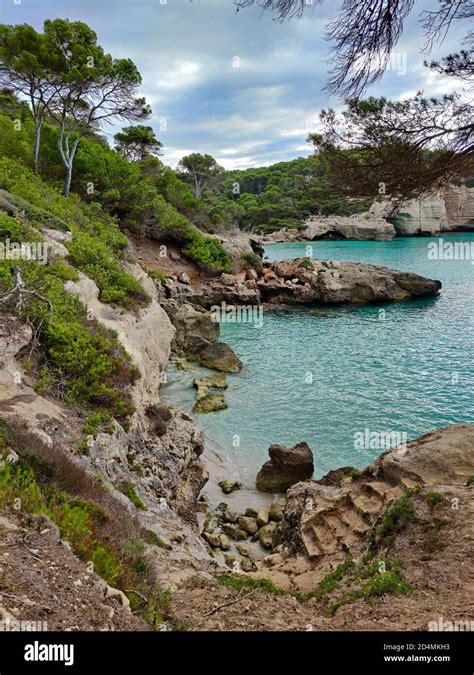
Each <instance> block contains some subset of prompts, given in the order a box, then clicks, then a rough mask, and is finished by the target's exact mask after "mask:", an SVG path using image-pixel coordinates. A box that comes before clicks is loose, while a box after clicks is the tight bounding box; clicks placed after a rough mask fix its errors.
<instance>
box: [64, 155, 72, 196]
mask: <svg viewBox="0 0 474 675" xmlns="http://www.w3.org/2000/svg"><path fill="white" fill-rule="evenodd" d="M71 180H72V162H70V163H69V164H68V165H67V167H66V178H65V179H64V196H65V197H67V196H68V195H69V192H70V190H71Z"/></svg>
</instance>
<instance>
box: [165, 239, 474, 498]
mask: <svg viewBox="0 0 474 675" xmlns="http://www.w3.org/2000/svg"><path fill="white" fill-rule="evenodd" d="M444 240H445V241H449V242H454V241H469V242H472V248H473V249H474V234H467V233H462V234H457V235H450V236H449V237H445V238H444ZM436 241H437V239H436V238H400V239H396V240H395V241H392V242H349V241H336V242H335V241H320V242H312V243H311V246H312V247H313V256H314V257H315V258H322V259H332V260H353V261H359V262H368V263H373V264H378V265H385V266H387V267H392V268H396V269H401V270H402V269H403V270H411V271H414V272H418V273H420V274H423V275H425V276H428V277H431V278H434V279H440V280H441V281H442V282H443V289H442V291H441V294H440V296H439V297H438V298H435V299H428V300H426V299H425V300H417V301H408V302H401V303H391V304H384V305H371V306H355V307H352V306H349V307H323V308H305V309H298V310H292V311H275V312H270V311H267V312H265V313H264V316H263V326H262V328H261V329H257V328H255V327H253V326H252V325H250V324H224V325H222V333H221V336H222V340H224V341H225V342H228V343H229V344H230V345H231V346H232V347H233V349H234V350H235V352H236V353H237V354H238V355H239V357H240V358H241V359H242V361H243V362H244V364H245V367H244V370H243V371H242V373H240V374H238V375H230V376H228V381H229V389H228V390H227V392H226V400H227V402H228V404H229V409H228V410H226V411H222V412H219V413H213V414H210V415H197V416H196V419H197V420H198V423H199V425H200V426H201V428H203V429H204V430H205V433H206V437H207V439H208V442H210V443H211V444H212V445H214V446H215V447H217V448H219V451H220V453H221V454H222V455H223V456H224V458H225V460H226V461H227V463H228V464H229V465H230V466H231V467H232V468H233V469H234V471H235V473H238V474H239V475H241V476H242V477H243V479H244V480H245V482H246V483H248V484H249V486H250V485H252V484H253V482H254V479H255V474H256V471H258V469H259V468H260V466H261V464H262V462H263V461H266V459H268V455H267V449H268V447H269V445H271V444H272V443H282V444H284V445H293V444H294V443H296V442H298V441H303V440H304V441H307V442H308V443H309V445H310V447H311V448H312V450H313V453H314V456H315V466H316V470H315V475H316V477H319V476H321V475H323V474H324V473H326V472H327V471H328V470H330V469H334V468H337V467H339V466H343V465H353V466H356V467H364V466H365V465H367V464H368V463H370V462H371V461H372V460H373V459H374V458H375V457H376V456H378V455H379V454H380V451H381V450H382V449H383V448H380V449H377V447H376V446H375V448H373V449H370V448H368V447H366V446H364V448H363V449H360V448H359V447H358V446H357V444H355V443H354V439H355V434H358V433H360V432H364V430H365V429H369V430H370V432H384V431H385V432H386V431H391V432H399V433H400V434H406V437H407V438H408V439H411V438H414V437H416V436H418V435H420V434H421V433H424V432H426V431H428V430H429V429H432V428H434V427H439V426H444V425H447V424H452V423H456V422H473V421H474V363H473V355H474V319H473V311H474V302H473V301H474V265H473V264H471V262H470V261H469V260H467V261H450V260H442V261H437V260H429V259H428V255H427V250H428V244H429V242H436ZM307 253H308V251H307V250H306V244H304V243H291V244H274V245H272V246H269V247H267V249H266V254H267V255H268V257H269V258H270V259H271V260H277V259H284V258H295V257H301V256H303V255H305V254H307ZM195 376H196V373H183V372H177V371H174V370H170V373H169V384H168V385H166V386H165V387H163V390H162V395H163V398H165V399H166V400H168V401H170V402H172V403H173V404H174V405H176V406H177V407H181V408H183V409H186V410H187V411H188V412H189V411H190V410H191V408H192V404H193V402H194V392H193V390H192V387H191V382H192V379H193V377H195ZM401 438H404V436H401ZM239 442H240V446H239V445H238V443H239ZM236 445H237V447H236Z"/></svg>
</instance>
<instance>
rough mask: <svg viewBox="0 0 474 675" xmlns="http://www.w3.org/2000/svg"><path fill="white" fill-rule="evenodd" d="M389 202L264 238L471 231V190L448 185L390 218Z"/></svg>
mask: <svg viewBox="0 0 474 675" xmlns="http://www.w3.org/2000/svg"><path fill="white" fill-rule="evenodd" d="M391 210H392V204H391V203H390V202H389V201H387V200H386V201H381V202H374V203H373V204H372V206H371V207H370V209H369V210H368V211H367V212H366V213H359V214H355V215H352V216H325V217H319V216H312V217H311V218H308V219H307V220H306V221H305V223H304V226H303V227H302V228H301V229H298V230H297V229H288V228H283V229H282V230H278V231H277V232H272V234H269V235H266V236H265V238H264V241H265V242H266V243H276V242H285V241H315V240H317V239H347V240H354V241H364V240H367V241H390V240H391V239H393V238H394V237H395V236H397V235H398V236H402V237H406V236H412V235H427V236H429V235H438V234H440V233H441V232H453V231H455V230H474V188H468V187H466V186H465V185H461V186H458V185H448V186H447V187H446V188H445V189H444V190H442V191H439V192H437V193H435V194H433V195H430V196H428V197H423V198H420V199H412V200H410V201H409V202H406V203H405V204H403V206H402V207H401V208H400V210H399V211H398V213H397V214H396V215H395V216H392V215H390V214H391Z"/></svg>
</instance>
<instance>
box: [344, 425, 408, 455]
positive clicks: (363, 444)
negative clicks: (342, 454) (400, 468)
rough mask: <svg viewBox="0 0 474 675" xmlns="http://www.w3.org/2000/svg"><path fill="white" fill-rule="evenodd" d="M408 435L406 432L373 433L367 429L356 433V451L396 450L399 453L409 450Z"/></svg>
mask: <svg viewBox="0 0 474 675" xmlns="http://www.w3.org/2000/svg"><path fill="white" fill-rule="evenodd" d="M407 443H408V434H407V433H406V431H395V430H393V429H389V430H386V431H371V430H370V429H369V428H368V427H366V428H365V429H364V430H363V431H356V432H354V448H355V450H390V449H391V448H396V449H397V450H398V451H399V452H402V453H405V452H406V450H407Z"/></svg>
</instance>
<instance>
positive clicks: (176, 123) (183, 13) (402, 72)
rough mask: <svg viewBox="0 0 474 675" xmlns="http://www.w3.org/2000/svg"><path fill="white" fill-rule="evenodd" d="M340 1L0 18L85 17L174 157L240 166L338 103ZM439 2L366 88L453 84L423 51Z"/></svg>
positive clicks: (2, 6) (40, 9) (5, 8)
mask: <svg viewBox="0 0 474 675" xmlns="http://www.w3.org/2000/svg"><path fill="white" fill-rule="evenodd" d="M16 3H19V4H16ZM339 4H340V2H339V0H325V3H324V5H323V6H317V7H316V9H315V10H314V11H313V9H312V8H309V9H308V11H307V13H306V14H305V16H304V17H303V18H302V19H299V20H292V21H286V22H284V23H280V22H277V21H275V20H274V16H272V15H271V14H270V13H265V14H263V15H262V13H261V11H260V10H259V9H258V8H257V7H251V8H248V9H245V10H240V11H239V12H238V13H236V9H235V5H234V4H233V0H82V1H80V0H41V1H40V2H38V0H0V22H2V23H9V24H13V23H28V24H30V25H33V26H34V27H35V28H37V29H41V27H42V22H43V21H44V19H46V18H57V17H60V18H68V19H70V20H81V21H84V22H86V23H88V24H89V25H90V26H91V27H92V28H93V29H94V30H95V31H96V33H97V34H98V37H99V42H100V44H102V46H103V47H104V48H105V49H106V50H107V51H108V52H110V53H111V54H112V55H113V56H116V57H130V58H132V59H133V60H134V61H135V63H136V64H137V66H138V68H139V70H140V72H141V74H142V76H143V86H142V90H141V93H142V94H143V95H145V96H146V97H147V99H148V101H149V102H150V103H151V105H152V108H153V118H152V119H151V121H150V122H149V124H151V126H153V127H154V129H155V131H156V134H157V136H158V138H159V139H160V140H161V141H162V142H163V144H164V146H165V148H164V150H165V152H164V156H163V158H162V159H163V160H164V161H165V162H166V163H167V164H170V165H172V166H175V165H176V163H177V162H178V160H179V159H180V158H181V157H182V156H183V155H185V154H188V153H190V152H202V153H204V152H207V153H209V154H211V155H213V156H214V157H216V159H217V160H218V162H219V163H220V164H222V165H223V166H225V167H226V168H229V169H232V168H241V167H249V166H259V165H263V164H266V165H267V164H272V163H274V162H278V161H282V160H288V159H293V158H295V157H300V156H306V155H309V154H310V153H311V150H310V147H309V146H308V144H307V143H306V142H305V139H306V136H307V134H308V132H309V131H312V130H315V129H316V128H317V120H318V112H319V111H320V109H321V108H324V107H329V106H330V107H335V108H340V107H341V103H340V101H338V100H337V99H336V98H335V97H333V96H332V97H331V96H328V94H327V93H326V92H325V91H323V87H324V83H325V79H326V76H327V71H328V67H329V66H328V63H327V60H328V56H329V45H328V44H327V42H325V41H324V39H323V34H324V26H325V24H326V23H327V22H328V20H330V19H331V18H332V17H333V16H334V15H335V14H336V13H337V7H338V6H339ZM436 4H437V2H436V0H417V2H416V3H415V9H414V11H413V13H412V15H411V17H410V18H409V20H408V21H407V23H406V25H405V31H404V34H403V37H402V40H401V41H400V43H399V45H398V46H397V48H396V54H394V56H393V59H392V61H391V67H390V68H389V70H388V72H387V73H386V74H385V76H384V78H383V80H382V81H381V82H380V83H378V84H377V85H376V86H374V87H372V88H371V89H370V92H369V93H371V94H374V95H382V94H383V95H384V96H387V97H389V98H402V97H406V96H409V95H411V94H414V93H415V92H416V91H417V90H418V89H424V90H425V91H426V92H427V93H428V92H429V93H430V95H433V94H439V93H443V92H445V91H449V89H450V87H451V86H452V84H451V83H448V84H447V85H446V81H445V80H441V78H439V77H438V76H436V75H434V74H432V73H430V72H429V71H427V70H426V69H425V68H424V67H423V60H424V58H425V57H424V55H423V54H422V53H420V47H421V44H422V32H421V28H420V26H419V23H418V17H419V13H420V11H422V10H423V9H426V8H428V7H430V8H431V9H433V7H434V6H436ZM460 30H462V27H460V26H454V28H453V30H452V31H451V34H450V35H449V38H448V39H446V40H445V42H444V44H443V46H442V49H441V53H442V54H446V53H449V51H452V50H454V49H456V48H459V40H460V37H461V36H462V32H461V33H459V31H460ZM447 87H448V89H447ZM111 131H112V133H113V131H115V130H111Z"/></svg>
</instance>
